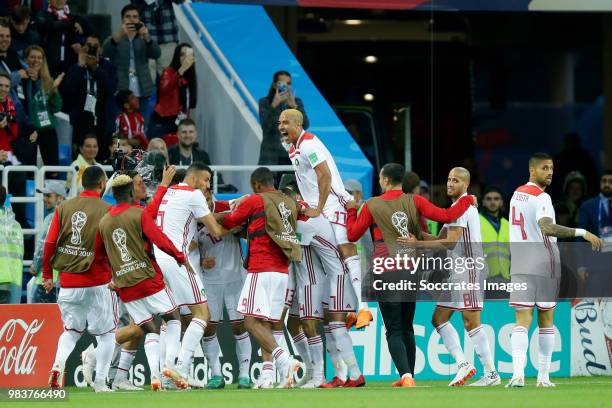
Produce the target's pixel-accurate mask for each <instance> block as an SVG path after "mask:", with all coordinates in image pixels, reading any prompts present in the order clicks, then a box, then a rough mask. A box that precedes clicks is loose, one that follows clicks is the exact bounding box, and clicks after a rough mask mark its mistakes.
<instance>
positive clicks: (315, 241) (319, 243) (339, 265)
mask: <svg viewBox="0 0 612 408" xmlns="http://www.w3.org/2000/svg"><path fill="white" fill-rule="evenodd" d="M310 250H311V252H312V253H313V254H316V256H317V257H318V258H319V262H320V263H321V266H322V268H323V271H322V272H323V274H325V275H327V276H329V275H343V274H345V273H348V269H347V268H346V265H345V263H344V261H343V260H342V255H341V254H340V250H339V249H338V246H337V245H336V241H335V240H326V239H325V238H323V237H321V236H319V235H315V236H314V237H313V238H312V241H311V242H310Z"/></svg>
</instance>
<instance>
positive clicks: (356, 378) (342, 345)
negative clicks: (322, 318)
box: [321, 312, 365, 388]
mask: <svg viewBox="0 0 612 408" xmlns="http://www.w3.org/2000/svg"><path fill="white" fill-rule="evenodd" d="M327 315H328V319H329V324H328V326H329V328H330V329H331V335H332V337H333V338H334V341H335V343H336V344H335V345H336V348H337V350H338V353H339V354H340V357H341V358H342V360H343V361H344V363H345V364H346V366H347V368H348V375H349V378H348V379H347V380H346V382H345V383H344V385H342V386H343V387H348V388H353V387H363V386H364V385H365V379H364V378H363V375H362V374H361V370H360V369H359V365H358V364H357V358H356V357H355V351H354V350H353V341H352V340H351V336H350V335H349V333H348V330H346V325H345V320H346V313H333V312H328V314H327ZM321 387H322V388H333V387H334V385H333V384H331V383H326V384H323V385H322V386H321Z"/></svg>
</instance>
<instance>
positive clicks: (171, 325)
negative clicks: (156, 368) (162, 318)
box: [160, 320, 181, 370]
mask: <svg viewBox="0 0 612 408" xmlns="http://www.w3.org/2000/svg"><path fill="white" fill-rule="evenodd" d="M160 337H161V336H160ZM164 343H165V356H164V360H163V361H162V362H161V364H162V365H163V366H166V367H167V368H169V369H171V370H174V367H175V363H176V358H177V357H178V354H179V350H180V349H181V321H180V320H170V321H169V322H167V323H166V334H165V336H164Z"/></svg>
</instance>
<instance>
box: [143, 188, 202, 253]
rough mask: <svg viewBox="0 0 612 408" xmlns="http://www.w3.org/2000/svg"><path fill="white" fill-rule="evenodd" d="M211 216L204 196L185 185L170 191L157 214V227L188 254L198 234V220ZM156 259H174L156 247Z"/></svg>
mask: <svg viewBox="0 0 612 408" xmlns="http://www.w3.org/2000/svg"><path fill="white" fill-rule="evenodd" d="M208 214H210V210H209V209H208V205H207V204H206V199H205V198H204V194H202V192H201V191H200V190H197V189H193V188H191V187H189V186H188V185H187V184H185V183H179V184H177V185H175V186H172V187H170V188H169V189H168V191H167V192H166V194H165V195H164V198H163V199H162V201H161V205H160V206H159V211H158V212H157V226H158V227H159V228H160V229H161V230H162V231H163V233H164V234H166V236H167V237H168V239H170V241H172V243H173V244H174V246H175V247H176V248H177V249H178V250H179V251H182V252H183V253H185V254H186V253H187V252H188V249H189V244H190V242H191V241H193V240H194V239H195V237H196V233H197V232H198V225H197V222H198V221H197V220H198V219H199V218H202V217H205V216H207V215H208ZM155 257H156V258H172V257H171V256H170V255H167V254H166V253H165V252H163V251H161V250H160V249H159V248H157V247H155Z"/></svg>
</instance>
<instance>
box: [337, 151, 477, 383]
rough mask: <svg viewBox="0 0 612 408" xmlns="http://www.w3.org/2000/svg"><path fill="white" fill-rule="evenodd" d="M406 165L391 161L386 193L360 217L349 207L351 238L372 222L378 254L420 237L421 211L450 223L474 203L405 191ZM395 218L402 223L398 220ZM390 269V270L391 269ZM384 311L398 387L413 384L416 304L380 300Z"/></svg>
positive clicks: (385, 173)
mask: <svg viewBox="0 0 612 408" xmlns="http://www.w3.org/2000/svg"><path fill="white" fill-rule="evenodd" d="M403 178H404V166H402V165H401V164H398V163H388V164H385V165H384V166H383V168H382V169H381V171H380V174H379V184H380V187H381V189H382V191H383V194H382V195H380V196H379V197H373V198H371V199H369V200H368V201H367V202H366V203H365V204H364V205H363V207H362V209H361V212H360V213H359V217H358V216H357V204H356V203H355V202H354V201H351V202H349V203H348V204H347V208H348V223H347V229H348V239H349V240H351V241H353V242H354V241H357V240H358V239H359V238H360V237H361V236H362V235H363V233H364V232H365V231H366V230H367V229H368V228H370V227H371V226H372V225H376V227H375V228H374V257H375V258H385V257H394V256H395V254H396V253H397V244H396V240H397V239H398V237H407V236H408V234H409V233H412V234H413V235H416V236H417V237H418V236H420V233H421V230H420V226H419V221H418V220H419V214H423V215H424V216H425V217H427V218H429V219H431V220H436V221H443V222H450V221H452V220H455V219H456V218H458V217H459V216H461V215H462V214H463V213H464V212H465V211H466V210H467V209H468V208H469V207H470V205H471V204H472V203H473V201H474V198H473V197H471V196H467V197H462V198H461V199H460V200H458V201H457V203H456V205H455V206H453V207H451V208H449V209H446V210H445V209H441V208H437V207H435V206H434V205H433V204H431V203H430V202H428V201H427V200H426V199H424V198H422V197H420V196H417V195H413V194H404V192H403V191H402V180H403ZM395 218H397V219H399V220H400V221H401V222H399V223H398V222H397V221H395ZM391 271H392V270H389V271H388V272H391ZM379 306H380V311H381V314H382V317H383V320H384V323H385V328H386V329H387V343H388V345H389V352H390V353H391V357H392V358H393V362H394V363H395V366H396V367H397V370H398V371H399V374H400V378H399V380H397V381H395V382H394V383H393V386H394V387H413V386H414V385H415V383H414V379H413V376H414V362H415V355H416V346H415V342H414V329H413V327H412V326H413V325H412V320H413V319H414V312H415V303H414V301H412V302H379Z"/></svg>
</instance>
